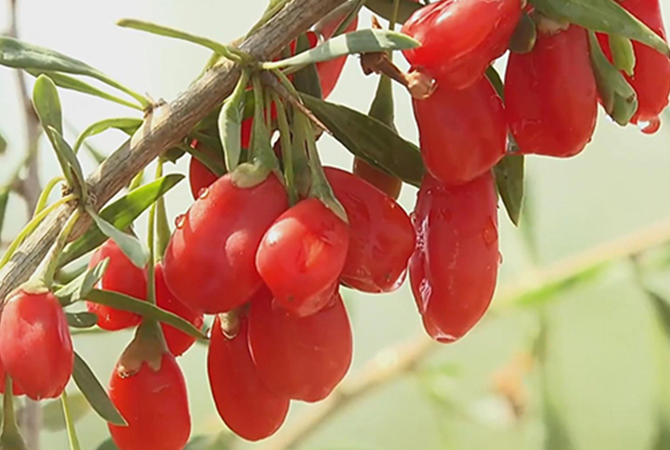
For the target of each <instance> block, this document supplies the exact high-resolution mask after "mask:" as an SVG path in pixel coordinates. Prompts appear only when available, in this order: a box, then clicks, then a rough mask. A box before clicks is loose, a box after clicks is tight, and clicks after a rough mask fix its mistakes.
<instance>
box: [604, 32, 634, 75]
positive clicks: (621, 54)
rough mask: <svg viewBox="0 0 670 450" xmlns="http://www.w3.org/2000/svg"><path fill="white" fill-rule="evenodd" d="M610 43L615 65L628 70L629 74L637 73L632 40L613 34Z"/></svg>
mask: <svg viewBox="0 0 670 450" xmlns="http://www.w3.org/2000/svg"><path fill="white" fill-rule="evenodd" d="M609 45H610V49H611V50H612V60H613V61H614V66H615V67H616V68H617V69H619V70H623V71H624V72H626V74H627V75H628V76H633V74H634V73H635V50H634V49H633V43H632V42H631V40H630V39H628V38H625V37H622V36H619V35H618V34H611V35H610V36H609Z"/></svg>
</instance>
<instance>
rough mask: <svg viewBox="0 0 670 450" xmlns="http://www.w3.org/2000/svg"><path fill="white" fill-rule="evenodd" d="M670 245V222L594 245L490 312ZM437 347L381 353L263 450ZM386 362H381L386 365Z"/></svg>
mask: <svg viewBox="0 0 670 450" xmlns="http://www.w3.org/2000/svg"><path fill="white" fill-rule="evenodd" d="M669 242H670V218H668V219H666V220H665V221H663V222H661V223H659V224H656V225H654V226H651V227H649V228H645V229H643V230H639V231H637V232H635V233H633V234H631V235H629V236H626V237H624V238H621V239H616V240H614V241H611V242H608V243H606V244H603V245H599V246H596V247H594V248H592V249H589V250H587V251H585V252H584V253H581V254H579V255H577V256H575V257H572V258H569V259H567V260H565V261H561V262H559V263H556V264H554V265H551V266H549V267H547V268H546V269H538V270H537V271H533V273H532V277H531V278H533V279H535V280H539V281H537V283H536V284H533V285H529V284H527V283H523V284H519V283H515V284H511V285H509V286H503V287H502V288H501V289H500V290H499V293H498V295H497V296H496V299H495V303H494V309H495V310H497V311H502V310H505V309H510V308H513V307H514V306H516V303H515V300H517V299H519V298H522V297H525V296H526V295H529V294H532V293H533V292H536V291H538V290H540V289H541V288H542V287H545V286H548V285H552V284H555V283H560V282H562V281H567V280H570V279H572V278H574V277H576V276H578V275H579V274H582V273H584V272H587V271H589V270H591V269H594V268H597V267H600V266H602V265H604V264H607V263H610V262H615V261H621V260H624V259H628V258H629V257H631V256H634V255H639V254H641V253H643V252H645V251H647V250H649V249H652V248H655V247H658V246H661V245H663V244H665V243H669ZM438 348H440V345H439V344H434V343H433V342H432V341H430V340H429V339H428V338H427V337H425V336H424V335H423V334H421V335H420V336H418V337H417V338H415V339H414V340H412V341H410V342H409V343H406V344H403V345H402V346H400V347H396V348H391V349H386V350H382V351H381V352H380V353H379V355H378V356H377V358H375V360H373V361H372V362H371V364H370V365H369V366H368V367H366V368H365V369H363V370H362V371H361V373H359V374H357V375H355V376H354V377H353V378H350V379H348V380H347V381H345V382H344V383H342V385H341V386H340V387H339V388H337V389H335V391H333V393H332V394H331V396H330V397H329V398H328V399H326V400H324V401H323V402H321V403H318V404H316V405H314V406H313V407H312V408H310V409H309V410H308V411H307V412H305V413H304V415H303V416H302V417H300V418H299V419H298V420H297V421H296V422H295V423H294V424H293V425H292V426H290V427H287V428H285V429H284V430H283V431H280V432H279V434H277V437H275V438H274V439H273V440H272V441H270V442H269V443H268V444H267V445H266V446H264V447H262V449H263V450H289V449H295V448H297V447H298V446H299V445H300V444H301V443H303V442H304V441H305V440H307V439H308V438H309V437H310V436H311V435H312V434H314V433H315V432H316V431H317V430H318V429H319V427H320V426H321V425H323V424H324V423H326V422H327V421H328V419H330V418H331V417H332V416H334V415H335V414H337V413H339V412H341V411H342V410H343V409H344V408H345V407H347V406H349V405H350V404H351V403H353V402H355V401H356V400H360V399H361V398H363V397H364V396H366V395H368V394H370V393H372V392H374V391H375V390H377V389H379V388H381V387H382V386H384V385H385V384H387V383H389V382H391V381H393V380H396V379H397V378H399V377H401V376H402V375H404V374H406V373H408V372H409V371H411V370H412V369H414V368H415V367H417V365H419V364H421V363H422V362H423V361H424V360H425V359H426V358H427V357H428V356H430V354H431V353H432V351H433V350H436V349H438ZM385 361H386V362H385Z"/></svg>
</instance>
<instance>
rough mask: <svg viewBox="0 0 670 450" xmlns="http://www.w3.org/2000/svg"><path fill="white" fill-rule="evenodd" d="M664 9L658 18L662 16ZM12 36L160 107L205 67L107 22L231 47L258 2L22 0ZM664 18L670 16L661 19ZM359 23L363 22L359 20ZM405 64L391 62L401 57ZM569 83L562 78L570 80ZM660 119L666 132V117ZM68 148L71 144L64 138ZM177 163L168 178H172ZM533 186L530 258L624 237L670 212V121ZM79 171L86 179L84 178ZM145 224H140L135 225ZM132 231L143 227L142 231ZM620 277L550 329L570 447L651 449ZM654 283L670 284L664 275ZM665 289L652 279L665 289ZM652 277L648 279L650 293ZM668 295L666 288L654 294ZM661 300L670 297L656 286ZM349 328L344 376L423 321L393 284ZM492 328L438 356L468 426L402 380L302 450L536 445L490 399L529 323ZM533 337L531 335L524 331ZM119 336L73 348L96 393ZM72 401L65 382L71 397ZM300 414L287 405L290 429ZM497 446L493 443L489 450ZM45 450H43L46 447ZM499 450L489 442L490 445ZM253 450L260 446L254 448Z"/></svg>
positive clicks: (354, 70) (344, 91) (331, 146)
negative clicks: (349, 364) (134, 22)
mask: <svg viewBox="0 0 670 450" xmlns="http://www.w3.org/2000/svg"><path fill="white" fill-rule="evenodd" d="M666 1H667V0H663V3H664V7H665V6H670V5H666V4H665V2H666ZM18 2H19V4H20V22H19V32H20V35H21V38H22V39H24V40H27V41H29V42H32V43H35V44H39V45H42V46H46V47H50V48H53V49H56V50H58V51H60V52H63V53H66V54H68V55H70V56H73V57H76V58H78V59H81V60H83V61H85V62H87V63H89V64H91V65H92V66H94V67H96V68H98V69H100V70H102V71H104V72H106V73H107V74H109V75H111V76H112V77H113V78H115V79H117V80H119V81H121V82H123V83H125V84H127V85H128V86H130V87H132V88H133V89H134V90H136V91H138V92H147V93H149V94H150V95H151V96H152V97H153V98H165V99H167V100H171V99H173V98H175V96H176V95H177V93H178V92H180V91H181V90H183V89H185V88H186V87H187V86H188V84H189V82H190V81H191V80H192V79H193V78H194V77H195V76H196V75H197V74H198V73H199V72H200V70H201V68H202V66H203V64H204V63H205V61H206V59H207V58H208V56H209V52H208V51H207V50H205V49H202V48H199V47H196V46H193V45H191V44H187V43H183V42H178V41H174V40H169V39H165V38H160V37H157V36H153V35H149V34H144V33H141V32H137V31H132V30H126V29H121V28H118V27H116V26H115V25H114V23H115V22H116V20H118V19H120V18H124V17H132V18H138V19H144V20H148V21H153V22H156V23H160V24H164V25H168V26H172V27H175V28H180V29H184V30H187V31H190V32H193V33H197V34H201V35H204V36H208V37H210V38H213V39H216V40H219V41H221V42H227V41H230V40H233V39H235V38H237V37H238V36H240V35H242V34H244V33H245V32H246V31H247V29H248V28H249V27H250V26H251V25H252V24H253V23H254V22H255V20H256V19H257V18H258V17H259V16H260V14H261V12H262V11H263V9H264V7H265V3H266V2H265V0H241V1H232V0H218V1H214V0H191V1H188V2H187V1H184V0H160V1H159V0H144V1H141V2H138V1H131V0H116V1H114V2H101V1H90V0H87V1H85V0H58V1H46V0H18ZM6 7H7V6H6V4H5V3H2V4H1V5H0V30H4V29H6V26H7V18H8V14H7V10H6ZM665 15H666V23H668V22H670V8H668V7H666V10H665ZM368 23H370V15H369V14H368V13H367V12H365V13H363V14H362V16H361V24H363V25H367V24H368ZM399 59H401V58H399ZM567 82H569V81H567ZM376 84H377V79H376V77H373V76H371V77H365V76H363V75H362V73H361V72H360V69H359V68H358V65H357V60H356V58H350V60H349V63H348V64H347V66H346V69H345V71H344V74H343V77H342V79H341V81H340V84H339V85H338V87H337V89H336V90H335V92H334V93H333V95H332V96H331V97H330V99H329V100H331V101H333V102H337V103H343V104H346V105H348V106H350V107H353V108H355V109H358V110H360V111H367V109H368V107H369V104H370V102H371V100H372V97H373V95H374V90H375V88H376ZM61 95H62V97H61V98H62V102H63V108H64V115H65V117H66V118H67V120H68V121H69V122H71V123H72V124H73V125H74V127H75V128H77V129H78V130H81V129H83V128H85V127H86V126H87V125H89V124H91V123H93V122H94V121H97V120H100V119H103V118H109V117H121V116H128V115H130V116H133V117H136V114H135V112H134V111H132V110H127V109H126V108H124V107H121V106H116V105H114V104H110V103H107V102H104V101H102V100H99V99H97V98H91V97H87V96H85V95H80V94H77V93H71V92H68V91H62V92H61ZM396 104H397V108H396V116H397V125H398V129H399V131H400V133H401V134H402V135H403V136H404V137H405V138H407V139H409V140H412V141H415V142H416V140H417V132H416V127H415V124H414V119H413V116H412V112H411V108H410V103H409V99H408V96H407V95H406V93H405V92H404V91H403V89H402V88H399V87H396ZM18 105H19V103H18V97H17V94H16V84H15V75H14V73H13V72H12V71H11V70H8V69H5V68H2V67H0V133H2V135H3V136H5V138H6V139H7V140H8V144H9V145H8V150H7V154H6V155H5V156H3V157H2V158H3V159H2V160H1V161H2V162H1V163H0V180H1V179H2V177H7V176H8V174H9V172H10V171H11V170H13V167H14V164H15V163H16V161H18V159H19V155H20V154H21V152H22V151H23V145H24V141H23V131H22V127H23V117H22V115H21V114H19V113H18V111H19V108H18ZM666 122H669V121H668V120H666ZM67 137H68V138H69V139H70V141H71V142H72V141H74V138H75V136H74V135H73V134H70V135H69V136H67ZM122 139H123V136H122V135H120V134H118V133H115V132H109V133H106V134H104V135H102V136H99V137H96V138H94V139H93V140H91V143H93V144H95V146H96V147H97V148H98V149H100V150H102V151H104V152H110V151H112V150H113V149H114V148H116V146H117V145H118V144H119V143H120V142H122ZM319 146H320V149H321V153H322V157H323V159H324V161H325V162H326V163H327V164H332V165H338V166H341V167H345V168H349V167H350V166H351V156H350V155H349V153H348V152H347V151H346V150H345V149H343V148H342V147H341V146H340V145H339V144H338V143H337V142H335V141H332V140H330V139H329V138H327V137H324V138H323V139H322V141H321V142H320V144H319ZM42 161H43V162H42V166H41V171H42V181H43V182H44V181H46V180H47V179H49V178H51V177H52V176H54V175H55V174H57V172H58V165H57V164H56V161H55V159H54V158H53V155H52V151H51V149H50V148H48V146H47V145H46V144H45V145H43V149H42ZM186 162H187V158H183V159H182V160H181V161H180V163H179V164H178V165H177V166H176V167H173V166H168V167H167V170H169V171H181V172H182V173H183V172H184V170H185V168H186ZM528 165H529V180H530V184H529V189H530V191H531V194H532V197H533V203H534V206H535V207H534V215H535V217H536V223H537V225H536V234H537V238H538V242H539V245H538V247H539V253H540V257H541V261H542V263H550V262H553V261H556V260H558V259H561V258H564V257H567V256H569V255H572V254H575V253H577V252H579V251H582V250H584V249H586V248H588V247H590V246H593V245H596V244H599V243H602V242H605V241H608V240H610V239H612V238H615V237H619V236H622V235H624V234H626V233H629V232H631V231H634V230H635V229H637V228H639V227H642V226H645V225H649V224H652V223H654V222H657V221H660V220H662V219H663V218H665V217H667V216H668V215H670V202H669V201H668V194H669V193H670V176H668V173H669V172H668V171H669V168H670V123H665V124H664V126H663V127H662V128H661V131H660V132H659V133H658V134H657V135H655V136H645V135H642V134H641V133H639V132H638V131H637V130H636V129H634V128H632V127H629V128H626V129H621V128H619V127H618V126H616V125H614V124H612V123H610V122H609V121H608V120H607V119H606V118H605V117H604V116H603V117H601V120H600V121H599V124H598V130H597V133H596V135H595V137H594V139H593V143H592V144H591V145H590V146H589V147H588V148H587V149H586V151H585V152H584V153H583V154H582V155H580V156H579V157H577V158H573V159H571V160H566V161H558V160H551V159H546V158H530V159H529V163H528ZM92 167H93V166H92V161H86V168H87V170H90V169H91V168H92ZM168 199H169V202H168V209H169V213H170V214H171V215H172V216H175V215H177V214H179V213H181V212H183V211H184V210H185V209H186V208H187V207H188V204H189V202H190V201H191V197H190V193H189V191H188V188H187V183H186V182H184V183H182V185H181V186H180V187H178V188H177V189H175V190H174V192H172V193H171V194H170V195H169V197H168ZM414 199H415V191H414V190H413V189H411V188H408V187H405V188H404V189H403V194H402V197H401V203H402V204H403V206H404V207H405V208H406V210H407V211H408V212H409V211H411V210H412V206H413V202H414ZM24 220H25V216H24V208H23V206H22V205H21V204H20V203H18V201H16V200H15V201H13V202H11V203H10V209H9V215H8V219H7V220H6V225H5V230H3V238H4V239H8V238H11V236H13V235H14V234H15V233H16V232H17V231H18V230H19V229H20V228H21V226H22V224H23V222H24ZM141 223H144V220H142V221H141ZM500 223H501V245H502V247H501V250H502V253H503V256H504V263H503V266H502V267H501V279H502V281H501V282H504V281H505V280H509V279H512V278H514V277H517V276H519V275H520V274H521V272H522V271H523V270H524V268H526V267H527V266H528V260H527V259H526V258H525V257H524V251H523V248H522V246H521V244H520V243H521V238H520V233H519V232H518V231H517V230H515V229H513V228H512V227H511V226H510V225H509V221H508V220H507V218H506V216H505V213H504V211H503V210H502V209H501V213H500ZM138 229H139V230H140V232H143V231H144V226H143V225H140V226H139V227H138ZM629 275H630V274H629V273H628V272H627V271H626V269H625V268H622V269H621V270H618V271H615V273H613V274H611V276H609V277H607V279H606V280H604V281H603V282H602V283H601V285H594V286H591V287H587V288H584V289H581V290H579V291H578V292H569V293H567V294H565V295H564V297H565V299H564V301H563V302H561V303H560V305H559V306H558V307H556V308H555V309H556V310H555V311H554V314H553V315H552V317H553V318H554V321H555V327H556V329H557V331H556V333H557V336H558V337H557V338H556V345H555V353H553V354H552V355H553V359H552V364H554V366H552V367H555V368H556V372H555V373H556V378H555V380H556V386H555V389H556V391H557V392H560V395H559V396H560V398H561V402H562V403H561V405H562V406H563V407H564V408H565V411H567V416H568V417H569V419H568V421H569V427H570V430H571V432H573V433H574V435H575V440H576V443H577V445H576V448H577V449H578V450H581V449H584V450H586V449H589V450H597V449H607V450H618V449H621V450H624V449H625V450H630V449H644V448H647V447H648V445H649V443H650V442H651V440H652V438H653V423H652V422H653V412H654V411H655V410H654V409H653V406H654V403H653V402H654V399H655V398H656V394H657V386H656V384H655V381H654V380H655V378H654V376H653V375H652V372H653V371H654V362H653V361H654V360H653V352H652V349H651V348H650V347H651V345H650V340H649V339H650V337H649V336H648V334H647V333H646V331H647V330H648V329H649V328H650V323H651V322H650V320H651V319H650V315H649V314H650V313H649V309H648V307H647V306H646V304H645V302H644V297H641V296H640V294H639V292H637V290H636V289H635V288H634V286H633V285H632V284H631V283H630V282H629ZM665 279H666V280H668V279H669V277H667V274H666V277H665ZM661 281H662V280H661ZM661 281H659V282H661ZM664 286H665V287H666V288H670V283H667V282H666V283H665V285H664ZM667 292H670V289H668V290H667ZM345 296H346V297H347V298H348V304H349V305H350V306H351V309H350V312H351V314H352V317H353V322H354V328H355V342H356V353H355V361H354V369H353V370H354V371H355V370H356V369H358V368H360V367H361V366H362V365H363V364H364V362H365V361H366V360H368V359H369V358H370V357H371V356H372V355H374V354H375V353H376V352H378V351H379V350H380V349H382V348H384V347H386V346H388V345H390V344H393V343H396V342H399V341H402V340H403V339H406V338H408V337H410V336H413V335H415V334H417V333H419V332H420V330H421V328H420V320H419V317H418V315H417V314H416V310H415V307H414V303H413V300H412V299H411V296H410V294H409V290H408V289H407V285H405V286H404V287H403V288H402V289H401V290H400V291H399V292H398V293H396V294H393V295H385V296H377V297H373V296H363V295H356V294H352V293H350V292H346V293H345ZM512 316H513V317H507V318H504V319H500V320H488V321H485V323H484V324H482V325H481V326H479V327H478V328H477V329H476V330H475V331H474V332H473V333H472V334H471V335H469V337H468V338H467V339H465V340H464V341H463V342H461V343H458V344H455V345H453V346H449V347H448V348H445V349H444V350H442V351H441V352H440V353H438V356H437V359H435V360H434V361H433V363H435V364H438V363H444V362H445V361H446V362H449V363H450V364H452V363H453V364H457V365H460V366H461V377H460V378H457V379H453V378H449V377H446V376H445V377H442V378H440V379H439V380H438V383H437V385H433V384H431V388H433V389H437V391H438V394H440V395H446V396H448V397H449V398H450V399H451V400H453V399H455V401H456V402H457V403H459V404H462V405H464V406H463V407H464V408H465V409H467V410H468V411H471V412H472V411H474V412H473V414H474V416H475V417H479V418H480V419H481V420H484V421H485V424H484V425H482V424H478V423H476V421H474V422H475V423H473V422H472V421H469V422H468V421H464V420H463V419H457V418H453V417H452V416H450V415H449V413H446V412H444V411H443V410H441V409H439V408H437V407H435V405H434V404H431V403H429V402H427V401H426V400H425V398H426V397H425V396H424V395H423V394H424V390H423V389H422V387H425V384H421V383H419V382H417V381H416V380H415V379H409V380H405V381H401V382H399V383H394V384H393V385H392V386H390V387H388V388H385V389H384V390H382V391H380V392H379V393H377V394H374V395H373V396H371V397H370V398H368V399H366V400H365V401H364V402H362V403H361V404H360V405H359V406H355V407H353V408H351V409H349V410H348V411H347V412H345V413H344V414H341V415H340V416H338V417H337V418H336V419H334V420H333V421H332V423H331V424H329V425H328V426H327V427H324V428H323V430H322V431H321V432H319V433H318V434H317V435H316V436H315V437H314V439H312V440H310V441H309V442H308V443H307V445H306V446H304V447H302V448H305V449H324V448H328V449H331V448H332V449H336V448H337V449H344V448H346V449H381V448H385V449H392V450H395V449H406V448H410V447H413V448H417V449H431V450H432V449H438V448H439V449H441V448H445V449H447V448H454V449H459V450H461V449H462V450H470V449H473V450H474V449H477V450H478V449H483V448H487V449H488V448H491V449H493V448H495V449H496V450H498V449H500V450H505V449H508V448H509V449H512V448H514V449H539V448H540V447H539V446H538V431H537V420H530V423H526V424H525V425H524V426H523V427H521V428H519V427H514V426H510V425H509V424H507V425H506V423H507V422H505V421H504V420H500V417H501V413H500V406H499V404H498V403H496V402H495V401H493V400H491V398H490V392H489V385H488V380H489V378H488V377H489V376H490V374H491V371H492V370H494V369H495V368H497V367H499V366H500V365H501V364H504V363H505V362H506V361H507V360H508V359H509V357H510V355H511V354H513V353H514V351H515V349H517V348H518V347H519V346H520V345H521V344H522V343H523V342H524V339H526V338H527V337H528V336H529V333H531V331H532V329H533V321H532V316H530V314H526V313H519V314H512ZM529 330H530V331H529ZM130 337H131V334H130V333H129V332H122V333H116V334H113V335H108V336H106V337H105V338H100V337H99V336H94V337H78V338H77V339H76V340H75V346H76V348H77V350H78V351H80V353H82V355H83V356H84V357H85V358H86V359H87V360H89V361H90V363H91V364H92V366H93V367H94V370H95V371H96V373H97V374H98V376H99V378H100V379H101V380H102V381H103V382H104V383H106V381H107V379H108V377H109V373H110V371H111V368H112V366H113V364H114V361H115V359H116V357H117V355H118V354H119V353H120V352H121V351H122V349H123V348H124V346H125V345H126V343H127V342H128V341H129V339H130ZM204 356H205V352H204V349H203V348H202V347H199V348H196V349H194V350H192V351H190V352H189V353H188V354H187V355H186V356H185V357H183V358H182V359H181V363H182V367H184V370H185V372H186V374H187V378H188V382H189V389H190V395H191V403H192V405H193V410H194V413H193V416H194V434H200V433H214V432H216V431H218V430H221V429H223V425H222V424H221V423H220V421H219V420H218V418H217V417H216V416H215V415H214V414H213V409H212V402H211V399H210V395H209V392H208V386H207V381H206V375H205V358H204ZM71 389H72V390H73V391H74V389H75V388H74V387H73V386H71ZM306 411H308V408H307V407H304V406H302V405H299V406H298V407H293V409H292V413H291V419H293V418H295V417H297V416H298V415H300V414H301V413H305V412H306ZM78 428H79V430H80V434H81V438H82V441H83V442H82V444H83V447H84V449H86V450H88V449H95V448H96V445H97V444H98V443H99V442H101V441H102V440H103V439H104V438H105V433H106V430H105V425H104V423H103V422H102V421H101V420H99V419H98V418H97V417H95V415H93V414H90V415H89V416H88V417H87V418H86V419H84V420H83V421H82V422H80V423H79V424H78ZM45 439H52V441H49V442H47V444H46V445H47V446H46V447H45V448H49V449H52V448H53V449H61V448H63V449H64V448H66V445H67V444H66V440H65V436H64V434H63V433H56V434H53V435H50V434H47V435H45ZM494 443H495V444H494ZM50 444H51V445H50ZM493 445H495V447H494V446H493ZM254 447H255V448H256V447H258V448H262V446H254Z"/></svg>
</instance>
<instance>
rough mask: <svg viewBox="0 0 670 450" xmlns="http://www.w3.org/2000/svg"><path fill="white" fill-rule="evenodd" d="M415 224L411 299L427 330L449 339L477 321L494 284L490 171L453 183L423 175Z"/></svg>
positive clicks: (493, 208) (496, 261) (494, 237)
mask: <svg viewBox="0 0 670 450" xmlns="http://www.w3.org/2000/svg"><path fill="white" fill-rule="evenodd" d="M414 227H415V228H416V233H417V245H416V250H415V251H414V254H413V255H412V258H411V260H410V266H409V274H410V280H411V284H412V292H413V294H414V298H415V299H416V302H417V305H418V307H419V312H420V313H421V315H422V317H423V324H424V327H425V328H426V331H427V332H428V334H429V335H430V336H431V337H433V338H434V339H436V340H438V341H440V342H453V341H455V340H457V339H459V338H461V337H462V336H463V335H465V334H466V333H467V332H468V331H469V330H470V329H471V328H472V327H473V326H474V325H475V324H476V323H477V322H478V321H479V320H480V319H481V317H482V316H483V315H484V313H485V312H486V310H487V309H488V307H489V304H490V303H491V299H492V297H493V292H494V290H495V286H496V276H497V273H498V264H499V260H500V254H499V253H498V218H497V195H496V191H495V186H494V182H493V177H492V175H491V174H490V173H487V174H484V175H482V176H481V177H479V178H477V179H476V180H474V181H472V182H471V183H468V184H465V185H462V186H457V187H447V186H445V185H444V184H442V183H440V182H439V181H438V180H436V179H434V178H432V177H431V176H426V177H425V178H424V180H423V183H422V184H421V189H420V190H419V195H418V200H417V204H416V211H415V217H414Z"/></svg>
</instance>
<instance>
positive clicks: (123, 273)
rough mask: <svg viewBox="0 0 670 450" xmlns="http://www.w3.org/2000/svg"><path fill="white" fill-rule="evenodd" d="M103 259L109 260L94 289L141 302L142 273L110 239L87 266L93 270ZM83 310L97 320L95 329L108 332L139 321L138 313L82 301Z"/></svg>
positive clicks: (144, 276)
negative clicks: (126, 296)
mask: <svg viewBox="0 0 670 450" xmlns="http://www.w3.org/2000/svg"><path fill="white" fill-rule="evenodd" d="M105 258H109V264H108V265H107V270H106V271H105V273H104V275H103V276H102V278H101V279H100V282H99V283H98V286H97V287H98V289H104V290H106V291H114V292H118V293H120V294H125V295H128V296H130V297H134V298H137V299H140V300H145V299H146V297H147V274H146V271H145V270H144V269H140V268H139V267H137V266H135V265H134V264H133V263H132V262H131V261H130V259H128V257H127V256H126V255H124V254H123V252H122V251H121V249H120V248H119V246H118V245H116V242H114V241H113V240H111V239H109V240H107V241H106V242H105V243H104V244H102V245H101V246H100V247H99V248H98V249H97V250H96V251H95V253H93V256H92V257H91V261H90V262H89V264H88V267H89V268H91V267H95V266H96V265H97V264H98V263H99V262H100V261H102V260H103V259H105ZM86 309H87V310H88V311H89V312H91V313H93V314H95V315H96V316H97V317H98V326H99V327H100V328H102V329H103V330H108V331H115V330H123V329H125V328H130V327H134V326H135V325H138V324H139V323H140V321H141V319H142V318H141V317H140V316H139V315H138V314H135V313H131V312H128V311H123V310H120V309H115V308H111V307H109V306H105V305H99V304H97V303H93V302H86Z"/></svg>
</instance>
